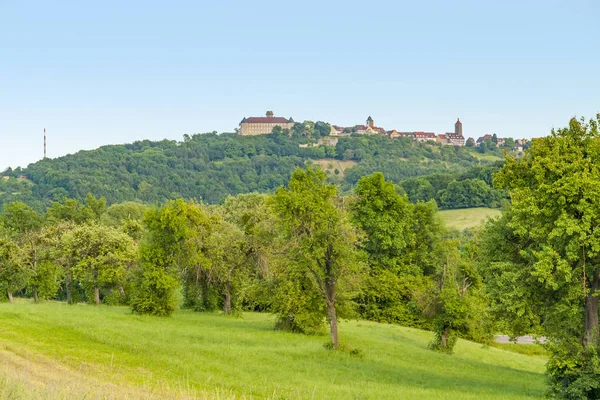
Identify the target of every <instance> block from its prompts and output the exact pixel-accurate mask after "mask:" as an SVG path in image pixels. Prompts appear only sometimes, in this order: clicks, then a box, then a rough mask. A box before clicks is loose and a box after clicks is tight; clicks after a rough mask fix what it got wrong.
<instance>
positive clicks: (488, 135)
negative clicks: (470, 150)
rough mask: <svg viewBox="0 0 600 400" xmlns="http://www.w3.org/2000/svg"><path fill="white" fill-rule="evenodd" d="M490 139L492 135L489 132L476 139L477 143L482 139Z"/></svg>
mask: <svg viewBox="0 0 600 400" xmlns="http://www.w3.org/2000/svg"><path fill="white" fill-rule="evenodd" d="M491 139H492V135H490V134H489V133H488V134H487V135H483V136H482V137H480V138H479V139H477V143H481V142H483V141H484V140H491Z"/></svg>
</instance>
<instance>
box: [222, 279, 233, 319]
mask: <svg viewBox="0 0 600 400" xmlns="http://www.w3.org/2000/svg"><path fill="white" fill-rule="evenodd" d="M223 312H224V313H225V315H229V314H231V282H230V281H229V280H227V283H226V284H225V306H224V308H223Z"/></svg>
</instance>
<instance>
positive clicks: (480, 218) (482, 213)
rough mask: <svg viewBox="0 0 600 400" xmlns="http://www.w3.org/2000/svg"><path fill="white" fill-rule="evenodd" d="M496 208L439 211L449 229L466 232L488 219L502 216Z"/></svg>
mask: <svg viewBox="0 0 600 400" xmlns="http://www.w3.org/2000/svg"><path fill="white" fill-rule="evenodd" d="M501 213H502V212H501V211H500V210H497V209H494V208H484V207H480V208H461V209H458V210H442V211H439V214H440V217H441V218H442V220H443V221H444V223H445V224H446V226H447V227H448V228H452V229H458V230H461V231H462V230H464V229H467V228H475V227H476V226H479V225H481V224H482V223H483V222H485V220H486V219H487V218H494V217H497V216H499V215H500V214H501Z"/></svg>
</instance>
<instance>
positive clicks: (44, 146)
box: [44, 128, 46, 160]
mask: <svg viewBox="0 0 600 400" xmlns="http://www.w3.org/2000/svg"><path fill="white" fill-rule="evenodd" d="M45 159H46V128H44V160H45Z"/></svg>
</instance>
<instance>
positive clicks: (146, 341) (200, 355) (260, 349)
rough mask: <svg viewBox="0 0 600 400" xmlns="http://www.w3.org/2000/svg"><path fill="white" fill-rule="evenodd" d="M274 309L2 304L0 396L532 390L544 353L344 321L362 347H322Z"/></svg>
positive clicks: (343, 395)
mask: <svg viewBox="0 0 600 400" xmlns="http://www.w3.org/2000/svg"><path fill="white" fill-rule="evenodd" d="M272 327H273V317H271V316H269V315H266V314H253V313H245V314H243V316H242V317H241V318H230V317H224V316H222V315H218V314H201V313H194V312H190V311H180V312H177V313H176V314H175V315H174V316H173V317H171V318H165V319H161V318H156V317H145V316H137V315H132V314H131V312H130V311H129V310H128V309H127V308H124V307H105V306H102V307H99V308H96V307H93V306H89V305H75V306H68V305H66V304H63V303H46V304H40V305H35V304H32V303H30V302H28V301H24V300H21V301H19V302H18V303H17V304H16V305H11V304H6V303H3V304H0V360H2V362H1V363H0V398H3V399H4V398H13V399H24V398H35V399H38V398H43V399H74V398H77V399H79V398H86V399H99V398H102V399H104V398H108V399H139V398H144V399H166V398H169V399H170V398H175V399H176V398H181V399H196V398H200V399H232V398H233V399H262V398H270V399H478V400H482V399H533V398H540V397H542V396H543V393H544V390H545V388H544V375H543V372H544V364H545V358H544V357H543V356H529V355H522V354H517V353H514V352H509V351H506V350H501V349H497V348H493V347H485V346H482V345H480V344H476V343H471V342H467V341H459V342H458V344H457V346H456V351H455V354H454V355H451V356H450V355H446V354H439V353H436V352H433V351H431V350H429V349H428V348H427V344H428V342H429V341H430V340H431V337H432V335H431V333H430V332H425V331H420V330H417V329H410V328H403V327H399V326H394V325H383V324H377V323H372V322H364V321H360V322H356V321H351V322H342V323H341V326H340V336H341V340H342V341H343V342H344V343H345V344H347V345H348V346H351V347H352V348H358V349H360V350H362V352H363V356H362V357H358V356H353V355H350V354H348V353H347V352H340V351H335V352H334V351H329V350H326V349H325V348H324V346H323V345H324V344H325V343H326V342H327V336H326V335H322V336H304V335H299V334H292V333H286V332H278V331H274V330H273V328H272Z"/></svg>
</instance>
